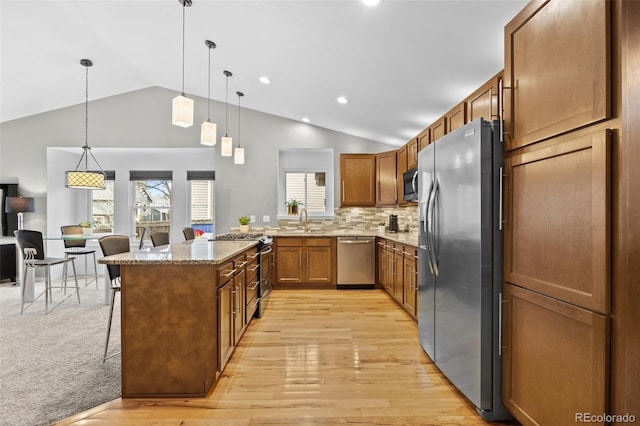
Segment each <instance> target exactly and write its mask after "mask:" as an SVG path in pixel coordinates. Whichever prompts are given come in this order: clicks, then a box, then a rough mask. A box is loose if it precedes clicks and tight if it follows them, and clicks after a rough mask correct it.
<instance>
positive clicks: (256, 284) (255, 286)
mask: <svg viewBox="0 0 640 426" xmlns="http://www.w3.org/2000/svg"><path fill="white" fill-rule="evenodd" d="M254 282H255V285H254V286H253V287H249V290H251V291H253V290H255V289H256V288H257V287H258V285H259V284H260V281H254Z"/></svg>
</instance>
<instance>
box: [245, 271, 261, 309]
mask: <svg viewBox="0 0 640 426" xmlns="http://www.w3.org/2000/svg"><path fill="white" fill-rule="evenodd" d="M259 285H260V281H259V280H258V276H257V275H256V276H254V277H253V278H251V279H248V280H247V295H246V300H247V304H249V300H251V299H252V298H254V297H257V295H258V286H259Z"/></svg>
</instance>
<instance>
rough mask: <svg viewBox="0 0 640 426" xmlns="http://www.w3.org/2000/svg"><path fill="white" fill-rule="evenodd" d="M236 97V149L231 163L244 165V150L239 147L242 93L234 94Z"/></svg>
mask: <svg viewBox="0 0 640 426" xmlns="http://www.w3.org/2000/svg"><path fill="white" fill-rule="evenodd" d="M236 95H238V147H237V148H236V149H235V150H234V152H233V162H234V163H235V164H244V148H243V147H241V146H240V98H242V97H243V96H244V93H242V92H236Z"/></svg>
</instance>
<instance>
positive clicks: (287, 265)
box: [276, 237, 336, 286]
mask: <svg viewBox="0 0 640 426" xmlns="http://www.w3.org/2000/svg"><path fill="white" fill-rule="evenodd" d="M276 263H277V268H276V270H277V271H276V283H277V284H279V285H290V284H311V285H314V284H315V285H320V286H331V285H335V284H336V239H335V238H322V237H309V238H292V237H278V238H276Z"/></svg>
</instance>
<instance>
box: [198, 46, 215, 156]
mask: <svg viewBox="0 0 640 426" xmlns="http://www.w3.org/2000/svg"><path fill="white" fill-rule="evenodd" d="M204 44H205V45H206V46H207V48H208V50H209V74H208V81H207V87H208V89H207V90H208V92H207V121H205V122H204V123H202V125H201V126H200V143H201V144H202V145H206V146H214V145H215V144H216V139H217V137H218V135H217V131H218V126H217V125H216V123H212V122H211V50H212V49H215V48H216V44H215V43H214V42H212V41H211V40H205V41H204Z"/></svg>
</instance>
